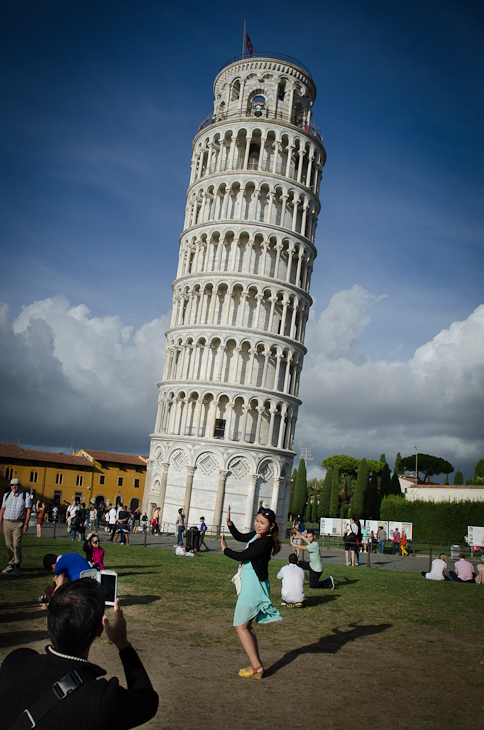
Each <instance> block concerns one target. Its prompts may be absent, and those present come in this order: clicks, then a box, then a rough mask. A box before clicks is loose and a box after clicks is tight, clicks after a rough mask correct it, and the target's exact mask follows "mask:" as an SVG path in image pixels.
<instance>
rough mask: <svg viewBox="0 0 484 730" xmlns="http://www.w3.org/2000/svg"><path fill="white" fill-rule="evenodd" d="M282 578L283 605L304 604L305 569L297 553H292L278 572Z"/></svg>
mask: <svg viewBox="0 0 484 730" xmlns="http://www.w3.org/2000/svg"><path fill="white" fill-rule="evenodd" d="M277 577H278V579H279V580H282V588H281V606H302V604H303V601H304V570H303V569H302V568H300V567H299V565H298V564H297V555H296V553H291V554H290V555H289V557H288V559H287V565H284V566H283V567H282V568H281V569H280V571H279V572H278V574H277Z"/></svg>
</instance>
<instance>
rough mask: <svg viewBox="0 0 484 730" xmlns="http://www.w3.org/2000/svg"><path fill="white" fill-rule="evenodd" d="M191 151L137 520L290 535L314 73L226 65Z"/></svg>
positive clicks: (278, 59) (313, 174) (278, 66)
mask: <svg viewBox="0 0 484 730" xmlns="http://www.w3.org/2000/svg"><path fill="white" fill-rule="evenodd" d="M214 96H215V101H214V108H213V111H211V112H210V114H209V115H208V116H207V117H206V118H205V119H204V120H203V122H202V123H201V124H200V127H199V129H198V132H197V134H196V136H195V139H194V141H193V155H192V169H191V176H190V184H189V187H188V192H187V205H186V214H185V224H184V228H183V232H182V234H181V236H180V255H179V265H178V272H177V278H176V280H175V282H174V284H173V292H174V294H173V313H172V320H171V326H170V329H169V330H168V331H167V333H166V337H167V349H166V363H165V370H164V374H163V380H162V382H161V383H159V385H158V387H159V397H158V413H157V417H156V424H155V429H154V432H153V433H152V434H151V449H150V458H149V461H148V470H147V477H146V488H145V496H144V501H143V509H144V510H146V511H147V512H148V514H150V513H152V511H153V509H154V506H156V505H159V506H160V507H161V514H160V522H164V523H168V524H173V523H174V522H175V517H176V514H177V510H178V508H179V507H181V506H183V505H184V506H185V511H186V512H187V514H188V523H189V525H192V524H198V521H199V517H200V516H201V515H203V516H204V517H205V520H206V522H207V524H209V525H212V526H217V527H218V526H220V525H221V524H223V512H224V510H225V508H226V505H227V504H230V505H231V508H232V515H233V519H234V522H235V524H236V525H237V526H238V527H239V529H245V528H249V527H250V526H251V524H252V521H253V517H254V515H255V513H256V512H257V509H258V507H259V505H260V504H261V503H263V504H264V506H270V507H271V508H272V509H273V510H274V511H275V512H276V515H277V521H278V522H279V524H280V526H281V527H282V528H284V527H285V523H286V519H287V511H288V505H289V494H290V479H291V470H292V462H293V457H294V455H295V454H294V451H293V442H294V431H295V427H296V420H297V414H298V407H299V405H300V403H301V401H300V400H299V398H298V391H299V380H300V377H301V370H302V365H303V359H304V355H305V353H306V348H305V346H304V334H305V328H306V322H307V319H308V315H309V308H310V306H311V303H312V300H311V297H310V296H309V283H310V278H311V271H312V268H313V262H314V259H315V257H316V249H315V247H314V235H315V231H316V225H317V219H318V213H319V210H320V204H319V197H318V195H319V187H320V183H321V177H322V169H323V166H324V163H325V160H326V153H325V150H324V147H323V144H322V137H321V133H320V131H319V128H318V127H317V126H316V125H315V124H314V122H313V121H312V106H313V102H314V100H315V97H316V87H315V85H314V82H313V80H312V78H311V75H310V73H309V71H308V70H307V69H306V68H305V67H304V66H303V65H302V64H301V63H299V61H296V60H295V59H292V58H289V57H285V56H281V55H279V54H264V55H262V54H254V56H253V57H252V58H244V59H242V58H237V59H233V60H232V61H230V62H228V63H227V64H226V65H225V66H224V67H223V68H222V70H221V71H220V72H219V74H218V75H217V77H216V79H215V83H214Z"/></svg>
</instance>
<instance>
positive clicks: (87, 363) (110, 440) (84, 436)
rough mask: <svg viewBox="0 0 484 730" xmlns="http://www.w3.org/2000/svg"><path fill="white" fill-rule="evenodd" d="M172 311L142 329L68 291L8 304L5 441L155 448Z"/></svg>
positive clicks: (2, 373)
mask: <svg viewBox="0 0 484 730" xmlns="http://www.w3.org/2000/svg"><path fill="white" fill-rule="evenodd" d="M168 324H169V321H168V317H161V318H159V319H155V320H153V321H152V322H148V323H146V324H144V325H143V326H142V327H141V328H140V329H139V330H137V331H134V330H133V328H132V327H126V326H124V325H123V323H122V322H121V320H120V319H119V318H118V317H102V318H99V317H92V316H91V313H90V311H89V309H88V308H87V307H86V306H84V305H80V306H77V307H71V306H70V305H69V302H68V301H67V299H66V298H65V297H63V296H58V297H54V298H51V299H45V300H43V301H39V302H34V303H33V304H30V305H28V306H26V307H23V309H22V312H21V313H20V315H19V316H18V317H17V319H15V320H14V321H12V320H11V319H10V311H9V308H8V307H7V306H6V305H1V306H0V338H1V344H0V377H1V382H2V413H3V416H4V418H3V419H2V420H3V427H2V441H10V442H16V441H17V439H18V438H19V439H20V442H21V444H23V445H24V446H25V445H27V444H29V445H39V446H53V445H58V444H64V445H65V446H70V444H71V443H74V446H75V447H77V448H82V447H90V448H99V449H102V450H113V451H133V452H136V453H138V452H139V453H147V450H148V445H149V442H148V434H149V433H150V432H151V430H152V428H153V424H154V418H155V412H156V402H157V390H156V383H157V382H158V381H159V380H161V375H162V372H163V363H164V356H165V337H164V333H165V330H166V329H167V327H168Z"/></svg>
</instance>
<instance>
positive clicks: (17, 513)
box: [0, 479, 32, 576]
mask: <svg viewBox="0 0 484 730" xmlns="http://www.w3.org/2000/svg"><path fill="white" fill-rule="evenodd" d="M31 511H32V498H31V496H30V494H29V493H28V492H24V490H23V489H22V487H21V485H20V482H19V480H18V479H12V480H11V482H10V492H8V494H4V495H3V500H2V507H1V509H0V530H2V527H3V534H4V537H5V547H6V548H7V556H8V565H7V567H6V568H5V569H4V570H2V573H12V575H15V576H19V575H20V564H21V562H22V535H23V533H24V532H27V530H28V528H29V520H30V513H31Z"/></svg>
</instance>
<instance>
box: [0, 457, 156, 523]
mask: <svg viewBox="0 0 484 730" xmlns="http://www.w3.org/2000/svg"><path fill="white" fill-rule="evenodd" d="M14 477H16V478H17V479H19V480H20V483H21V485H22V487H23V488H24V489H26V490H27V491H29V492H31V494H32V496H33V498H34V500H37V499H40V500H42V501H47V502H55V503H57V504H60V505H65V504H68V503H70V502H72V500H73V499H75V500H76V501H78V502H79V503H82V502H85V503H86V504H90V503H91V504H93V503H95V504H98V503H100V502H104V504H106V505H110V504H120V503H122V504H126V505H128V507H130V508H131V509H136V507H137V506H141V503H142V500H143V492H144V487H145V478H146V460H145V459H144V458H143V457H140V456H133V455H131V454H130V455H127V454H115V453H111V452H106V451H92V450H90V449H81V450H80V451H77V452H74V454H72V455H70V454H59V453H54V452H51V451H34V450H32V449H22V448H21V447H20V446H17V445H16V444H0V490H1V492H2V493H3V492H5V491H7V490H8V488H9V484H10V480H11V479H13V478H14Z"/></svg>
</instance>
